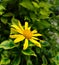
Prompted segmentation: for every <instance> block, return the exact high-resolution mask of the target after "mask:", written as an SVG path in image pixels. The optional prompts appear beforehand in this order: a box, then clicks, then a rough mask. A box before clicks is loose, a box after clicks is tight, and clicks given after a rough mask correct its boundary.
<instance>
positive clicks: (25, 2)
mask: <svg viewBox="0 0 59 65" xmlns="http://www.w3.org/2000/svg"><path fill="white" fill-rule="evenodd" d="M27 3H28V4H27ZM20 5H21V6H23V7H25V8H27V9H29V10H34V7H33V5H32V3H31V1H30V0H23V1H22V2H21V3H20Z"/></svg>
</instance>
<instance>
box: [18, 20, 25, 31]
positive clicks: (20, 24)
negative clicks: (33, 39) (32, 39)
mask: <svg viewBox="0 0 59 65" xmlns="http://www.w3.org/2000/svg"><path fill="white" fill-rule="evenodd" d="M18 24H19V27H20V28H21V30H22V31H23V30H24V29H23V27H22V25H21V23H20V21H18Z"/></svg>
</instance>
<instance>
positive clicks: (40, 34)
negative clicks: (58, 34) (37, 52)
mask: <svg viewBox="0 0 59 65" xmlns="http://www.w3.org/2000/svg"><path fill="white" fill-rule="evenodd" d="M33 36H42V34H33Z"/></svg>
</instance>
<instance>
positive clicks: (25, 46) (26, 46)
mask: <svg viewBox="0 0 59 65" xmlns="http://www.w3.org/2000/svg"><path fill="white" fill-rule="evenodd" d="M27 48H28V40H27V39H25V42H24V46H23V50H26V49H27Z"/></svg>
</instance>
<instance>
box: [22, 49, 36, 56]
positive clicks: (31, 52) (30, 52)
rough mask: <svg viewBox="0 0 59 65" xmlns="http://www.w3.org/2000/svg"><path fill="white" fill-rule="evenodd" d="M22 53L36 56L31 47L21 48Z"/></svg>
mask: <svg viewBox="0 0 59 65" xmlns="http://www.w3.org/2000/svg"><path fill="white" fill-rule="evenodd" d="M22 53H23V54H24V55H29V56H31V55H32V56H37V55H36V54H35V52H34V51H33V50H31V49H26V50H23V51H22Z"/></svg>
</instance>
